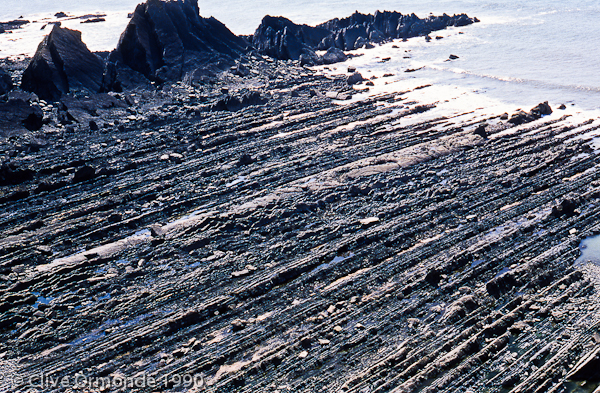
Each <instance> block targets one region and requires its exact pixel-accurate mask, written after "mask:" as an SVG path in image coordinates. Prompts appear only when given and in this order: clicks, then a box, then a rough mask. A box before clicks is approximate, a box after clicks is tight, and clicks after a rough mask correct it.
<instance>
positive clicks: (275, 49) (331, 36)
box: [252, 11, 475, 62]
mask: <svg viewBox="0 0 600 393" xmlns="http://www.w3.org/2000/svg"><path fill="white" fill-rule="evenodd" d="M474 22H475V19H471V18H469V17H468V16H467V15H464V14H461V15H454V16H448V15H446V14H444V15H442V16H430V17H428V18H426V19H420V18H419V17H417V16H416V15H415V14H411V15H402V14H401V13H399V12H390V11H383V12H380V11H377V12H376V13H375V15H370V14H369V15H365V14H361V13H359V12H355V13H354V14H352V15H351V16H349V17H348V18H343V19H338V18H336V19H332V20H330V21H327V22H325V23H323V24H320V25H318V26H315V27H311V26H307V25H296V24H294V23H293V22H291V21H290V20H288V19H286V18H283V17H272V16H266V17H265V18H264V19H263V20H262V22H261V24H260V26H259V27H258V29H256V32H255V33H254V35H253V37H252V45H253V46H254V47H255V48H256V49H257V50H258V51H259V52H260V53H262V54H265V55H268V56H271V57H273V58H276V59H281V60H288V59H292V60H301V58H303V59H311V58H314V56H313V53H314V51H315V50H317V49H318V50H328V49H331V48H337V49H340V50H346V51H347V50H354V49H358V48H362V47H366V48H369V47H372V45H371V43H372V42H375V43H380V42H384V41H385V40H389V39H395V38H409V37H417V36H426V35H428V34H429V33H431V32H432V31H435V30H441V29H445V28H446V27H449V26H465V25H468V24H471V23H474ZM305 62H306V60H305Z"/></svg>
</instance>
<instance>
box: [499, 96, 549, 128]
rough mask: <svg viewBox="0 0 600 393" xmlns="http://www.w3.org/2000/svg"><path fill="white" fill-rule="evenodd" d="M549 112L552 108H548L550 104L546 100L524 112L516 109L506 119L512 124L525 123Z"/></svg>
mask: <svg viewBox="0 0 600 393" xmlns="http://www.w3.org/2000/svg"><path fill="white" fill-rule="evenodd" d="M551 113H552V108H550V105H548V101H546V102H542V103H540V104H538V105H536V106H535V107H533V108H531V110H530V111H529V112H524V111H522V110H519V111H517V112H516V113H514V114H513V115H512V116H511V117H510V119H508V122H509V123H512V124H514V125H520V124H525V123H529V122H532V121H534V120H537V119H539V118H540V117H542V116H546V115H549V114H551Z"/></svg>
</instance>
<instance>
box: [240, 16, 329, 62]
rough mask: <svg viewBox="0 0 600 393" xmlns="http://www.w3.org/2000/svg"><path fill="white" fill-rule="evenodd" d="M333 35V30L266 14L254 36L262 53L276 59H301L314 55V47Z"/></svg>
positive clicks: (256, 46) (255, 44)
mask: <svg viewBox="0 0 600 393" xmlns="http://www.w3.org/2000/svg"><path fill="white" fill-rule="evenodd" d="M329 35H331V31H329V30H327V29H324V28H319V27H311V26H308V25H297V24H295V23H293V22H292V21H290V20H289V19H286V18H284V17H281V16H279V17H273V16H269V15H267V16H265V17H264V18H263V20H262V22H261V24H260V25H259V26H258V28H257V29H256V32H255V33H254V36H253V37H252V44H253V46H254V47H255V48H256V49H257V50H258V51H259V52H260V53H262V54H265V55H267V56H271V57H273V58H276V59H282V60H287V59H293V60H299V59H300V57H301V56H303V57H304V58H309V57H314V48H316V47H317V46H318V45H319V43H320V42H321V41H322V40H323V39H325V38H326V37H328V36H329Z"/></svg>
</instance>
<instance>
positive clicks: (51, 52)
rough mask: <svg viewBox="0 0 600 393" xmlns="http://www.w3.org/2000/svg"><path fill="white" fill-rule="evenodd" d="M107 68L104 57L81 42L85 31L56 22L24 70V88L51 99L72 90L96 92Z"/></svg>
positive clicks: (22, 85) (22, 84) (54, 99)
mask: <svg viewBox="0 0 600 393" xmlns="http://www.w3.org/2000/svg"><path fill="white" fill-rule="evenodd" d="M103 70H104V64H103V62H102V59H101V58H100V57H98V56H97V55H95V54H94V53H92V52H90V50H89V49H88V48H87V46H86V45H85V44H84V43H83V42H82V41H81V32H79V31H76V30H70V29H66V28H61V27H58V26H56V25H55V26H54V27H53V28H52V32H51V33H50V34H49V35H48V36H47V37H45V38H44V40H43V41H42V42H41V43H40V45H39V46H38V49H37V52H36V53H35V55H34V57H33V59H32V60H31V62H30V63H29V66H28V67H27V69H26V70H25V72H24V73H23V78H22V83H21V87H22V88H23V90H26V91H31V92H34V93H36V94H37V95H38V96H40V98H43V99H45V100H51V101H57V100H58V99H59V98H60V96H61V95H62V94H66V93H69V92H71V91H77V90H85V91H88V92H92V93H96V92H98V91H99V90H100V83H101V82H102V72H103Z"/></svg>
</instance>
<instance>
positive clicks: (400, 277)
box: [0, 55, 600, 393]
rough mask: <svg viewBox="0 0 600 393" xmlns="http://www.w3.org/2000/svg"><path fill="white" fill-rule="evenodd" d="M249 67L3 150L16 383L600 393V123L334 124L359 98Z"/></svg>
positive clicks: (4, 236) (325, 83) (9, 327)
mask: <svg viewBox="0 0 600 393" xmlns="http://www.w3.org/2000/svg"><path fill="white" fill-rule="evenodd" d="M240 64H241V65H243V68H244V69H246V70H248V74H247V75H246V76H240V75H239V73H236V72H235V71H236V70H235V69H234V70H230V71H228V72H225V73H223V74H219V75H218V76H216V77H213V78H212V79H211V80H210V83H208V82H206V83H195V84H184V83H165V84H163V85H161V86H150V87H144V88H140V89H138V90H135V91H128V92H123V93H111V94H108V95H106V96H104V98H103V99H100V98H98V97H96V98H94V97H95V96H93V97H90V100H92V101H84V102H82V99H81V98H78V99H77V100H75V99H72V98H69V97H66V98H69V99H66V98H65V99H63V106H60V107H59V105H57V107H52V108H49V106H48V105H42V104H41V103H38V104H36V105H37V106H39V107H40V109H41V110H42V111H43V112H44V115H45V117H46V118H48V121H47V124H45V125H44V126H43V127H42V128H41V129H40V130H38V131H31V132H28V133H26V134H22V135H18V136H12V137H10V138H4V139H2V144H1V145H0V146H2V151H0V156H1V157H2V166H1V169H0V206H1V208H0V223H1V224H0V248H1V250H2V251H1V252H0V277H1V280H0V310H2V311H1V312H0V353H2V354H3V355H2V357H1V358H0V367H2V368H3V369H6V368H10V369H11V370H13V371H14V372H15V373H18V374H19V375H38V374H39V373H40V372H44V373H45V374H48V375H53V376H60V377H62V376H64V375H75V374H76V373H77V372H83V373H85V374H86V375H88V376H91V377H93V376H97V377H99V376H114V375H117V374H118V375H125V376H134V375H138V374H139V373H145V374H147V375H150V376H153V377H155V378H157V379H158V381H159V383H161V382H160V381H165V379H164V378H165V376H169V375H174V374H190V375H201V376H203V378H204V379H203V380H204V383H205V384H206V386H205V389H206V391H210V392H256V391H265V392H271V391H272V392H274V391H280V392H282V391H284V392H285V391H289V392H316V391H346V392H364V391H382V392H383V391H398V392H417V391H418V392H438V391H455V392H467V391H493V392H509V391H510V392H515V393H516V392H547V391H575V388H576V387H577V386H579V384H581V383H582V382H583V381H584V380H585V381H586V386H588V387H590V389H592V390H593V389H594V388H595V387H596V386H597V385H598V383H599V382H598V381H597V380H596V376H597V373H596V371H595V370H596V369H595V368H594V367H595V365H596V364H597V358H598V356H597V353H596V348H597V345H598V344H597V342H596V341H595V337H596V336H595V334H597V331H598V323H599V321H598V318H599V317H598V315H600V314H599V313H598V304H600V303H599V302H598V292H597V282H595V281H594V279H593V277H594V276H593V275H590V274H588V273H587V272H582V271H580V270H576V269H574V268H573V267H572V264H573V262H574V261H575V259H576V258H577V256H578V254H579V251H578V248H577V246H578V244H579V240H580V236H588V235H590V234H592V233H598V232H599V231H600V228H599V227H598V216H599V215H600V200H599V198H600V171H598V166H597V165H598V164H597V162H596V160H594V159H590V158H585V156H582V155H581V154H582V153H585V152H589V151H590V148H589V143H590V140H586V139H577V138H576V137H577V136H578V135H583V134H585V133H587V132H589V131H590V130H593V129H594V127H597V126H596V125H594V123H593V122H581V123H578V122H573V121H570V118H569V117H568V116H565V117H563V118H560V119H556V118H553V119H548V118H538V119H537V120H535V121H532V122H530V123H527V124H523V125H521V126H515V125H514V124H513V123H511V122H510V121H508V118H505V119H504V120H503V119H502V118H500V117H499V116H492V115H487V116H483V115H476V114H474V113H473V112H471V111H467V112H465V113H455V114H453V115H448V116H442V117H436V116H430V115H429V113H430V111H431V110H432V109H433V108H435V106H436V103H435V102H420V103H417V102H413V103H408V102H407V101H406V100H404V95H405V94H409V93H410V92H405V93H397V94H390V95H378V96H373V97H370V98H365V99H363V100H359V101H351V102H349V103H346V104H345V105H339V104H337V105H334V104H333V103H332V100H331V98H328V97H327V95H326V94H325V93H326V92H348V93H350V94H351V93H352V92H351V91H350V90H352V89H351V88H349V87H348V84H347V75H339V76H337V77H329V78H325V77H323V76H318V75H316V74H315V73H314V72H313V71H311V70H309V69H306V68H304V67H301V66H298V65H295V64H288V63H287V62H269V61H267V60H266V59H263V58H262V57H260V56H256V55H248V56H245V57H242V58H241V59H240ZM422 88H423V87H422ZM425 88H431V87H425ZM290 89H292V90H293V91H296V93H297V94H295V95H291V94H290ZM348 89H350V90H348ZM250 91H257V92H259V93H260V96H261V97H262V98H263V100H264V101H262V102H261V103H260V104H259V105H253V104H250V105H247V106H244V107H241V108H238V109H237V110H228V109H227V108H222V107H219V105H221V104H219V103H220V102H223V100H224V99H225V100H226V99H227V97H242V96H244V95H245V94H246V93H247V92H250ZM317 93H318V94H317ZM336 94H337V93H336ZM107 97H110V100H114V102H113V103H114V105H109V104H106V105H103V106H101V105H100V104H99V103H102V102H109V101H110V100H109V99H108V98H107ZM93 99H96V101H93ZM69 100H70V101H69ZM383 104H385V105H383ZM86 105H88V106H87V107H86ZM92 106H96V108H92ZM73 108H81V109H80V111H81V112H85V113H86V115H85V116H84V115H82V114H77V113H75V112H76V111H75V110H74V109H73ZM86 108H87V109H86ZM92 109H95V112H96V113H91V112H93V111H92ZM69 111H73V113H72V114H71V116H72V117H73V118H79V119H80V120H79V121H74V120H71V122H69V123H65V124H62V120H60V116H63V118H68V116H67V115H65V112H69ZM478 113H479V112H478ZM90 120H93V121H94V123H95V124H96V126H97V127H91V123H90ZM482 129H483V131H481V130H482ZM477 130H479V131H477ZM484 135H485V138H484ZM553 212H554V213H553ZM573 228H577V234H573V233H572V229H573ZM571 371H572V375H571V374H570V373H571ZM568 375H570V378H571V379H570V380H567V376H568ZM161 378H163V379H161ZM160 386H161V388H160V389H167V387H165V386H164V385H160ZM20 388H21V389H25V386H20ZM13 390H18V389H16V388H15V389H13ZM131 390H132V391H135V390H138V391H155V390H156V389H151V388H133V389H131ZM180 390H182V389H180ZM44 391H48V392H50V391H58V389H50V388H49V389H44Z"/></svg>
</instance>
